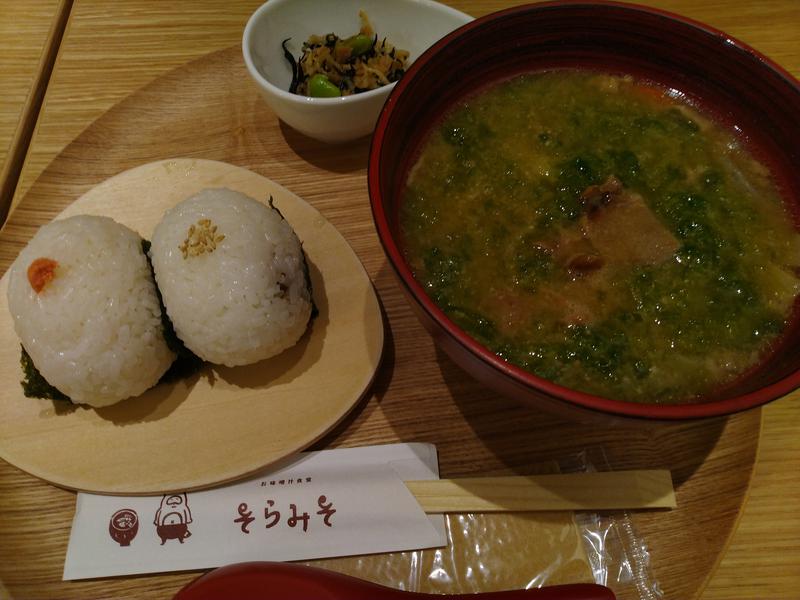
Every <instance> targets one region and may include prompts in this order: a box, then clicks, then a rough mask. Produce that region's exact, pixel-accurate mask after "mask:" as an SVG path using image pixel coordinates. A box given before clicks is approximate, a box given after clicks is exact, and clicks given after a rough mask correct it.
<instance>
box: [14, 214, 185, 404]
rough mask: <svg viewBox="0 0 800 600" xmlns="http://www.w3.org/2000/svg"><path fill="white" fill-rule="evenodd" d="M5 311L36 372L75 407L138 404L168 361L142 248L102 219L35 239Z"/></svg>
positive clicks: (73, 222) (20, 261)
mask: <svg viewBox="0 0 800 600" xmlns="http://www.w3.org/2000/svg"><path fill="white" fill-rule="evenodd" d="M8 306H9V309H10V311H11V315H12V318H13V321H14V329H15V331H16V332H17V335H18V336H19V338H20V340H21V341H22V345H23V347H24V348H25V350H26V351H27V352H28V354H29V355H30V357H31V359H32V361H33V364H34V365H35V366H36V368H37V369H38V370H39V372H40V373H41V374H42V376H43V377H44V378H45V379H46V380H47V381H48V383H50V385H52V386H54V387H56V388H57V389H58V390H59V391H60V392H62V393H63V394H66V395H67V396H68V397H69V398H70V399H71V400H72V401H73V402H76V403H85V404H90V405H92V406H96V407H100V406H107V405H110V404H114V403H115V402H118V401H120V400H123V399H125V398H129V397H131V396H138V395H139V394H141V393H142V392H144V391H145V390H147V389H148V388H150V387H152V386H153V385H155V384H156V383H157V382H158V380H159V379H160V378H161V376H162V375H163V374H164V373H165V372H166V370H167V369H168V368H169V366H170V365H171V364H172V362H173V360H174V359H175V354H174V353H173V352H172V351H171V350H170V349H169V348H168V347H167V344H166V342H165V340H164V335H163V324H162V320H161V306H160V304H159V301H158V295H157V292H156V286H155V282H154V281H153V276H152V272H151V269H150V265H149V264H148V262H147V257H146V256H145V254H144V251H143V250H142V239H141V238H140V237H139V235H138V234H137V233H136V232H134V231H132V230H130V229H128V228H127V227H125V226H124V225H121V224H119V223H117V222H115V221H114V220H113V219H109V218H107V217H94V216H77V217H71V218H68V219H63V220H58V221H53V222H52V223H49V224H48V225H45V226H44V227H42V228H41V229H39V231H38V232H37V233H36V235H35V236H34V237H33V239H31V241H30V242H29V243H28V245H27V246H26V247H25V248H24V249H23V250H22V252H21V253H20V254H19V256H18V257H17V259H16V260H15V261H14V263H13V264H12V265H11V268H10V270H9V280H8Z"/></svg>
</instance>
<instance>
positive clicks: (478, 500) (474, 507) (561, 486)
mask: <svg viewBox="0 0 800 600" xmlns="http://www.w3.org/2000/svg"><path fill="white" fill-rule="evenodd" d="M405 483H406V487H407V488H408V489H409V491H410V492H411V493H412V494H414V497H415V498H416V499H417V501H418V502H419V503H420V506H422V508H423V510H424V511H425V512H426V513H473V512H479V513H490V512H513V511H523V512H524V511H548V510H587V511H592V510H613V509H627V508H675V507H676V506H677V504H676V501H675V492H674V490H673V489H672V478H671V476H670V473H669V471H655V470H652V469H651V470H638V471H636V470H632V471H607V472H603V471H598V472H595V473H591V472H590V473H566V474H551V475H529V476H527V477H520V476H513V475H512V476H507V477H462V478H460V479H434V480H430V481H406V482H405Z"/></svg>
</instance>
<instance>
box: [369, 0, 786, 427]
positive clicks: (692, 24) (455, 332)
mask: <svg viewBox="0 0 800 600" xmlns="http://www.w3.org/2000/svg"><path fill="white" fill-rule="evenodd" d="M580 6H584V7H592V6H603V7H608V8H612V9H619V10H625V11H631V12H638V13H644V14H648V15H651V16H652V15H654V16H657V17H661V18H663V19H665V20H669V21H672V22H677V23H678V24H679V25H682V26H686V27H689V28H692V29H695V30H696V31H697V33H698V34H699V35H702V36H712V37H714V38H717V39H718V40H719V41H721V42H723V43H724V44H725V46H723V47H730V48H731V49H733V50H738V51H744V52H745V53H746V54H749V55H750V56H751V58H752V59H753V60H755V61H757V62H759V63H760V64H761V65H762V66H763V67H764V68H767V69H770V70H772V71H774V72H776V73H778V74H779V75H780V76H781V77H782V79H784V80H786V82H787V83H788V84H789V85H790V86H792V87H794V89H795V91H796V92H797V95H798V98H800V82H798V81H797V79H795V78H794V77H793V76H792V75H791V74H790V73H789V72H788V71H787V70H786V69H784V68H783V67H781V66H780V65H778V64H777V63H775V62H774V61H772V60H771V59H769V58H768V57H766V56H765V55H764V54H762V53H761V52H759V51H757V50H755V49H754V48H752V47H751V46H749V45H748V44H746V43H744V42H742V41H740V40H738V39H737V38H734V37H732V36H730V35H728V34H727V33H725V32H723V31H722V30H720V29H717V28H714V27H712V26H709V25H707V24H705V23H702V22H700V21H697V20H694V19H692V18H689V17H685V16H683V15H679V14H677V13H673V12H670V11H666V10H663V9H659V8H652V7H648V6H643V5H640V4H635V3H629V2H620V1H618V0H550V1H547V2H541V3H537V4H527V5H522V6H516V7H511V8H508V9H504V10H501V11H498V12H494V13H490V14H488V15H485V16H483V17H480V18H478V19H475V20H474V21H471V22H469V23H466V24H464V25H462V26H461V27H459V28H458V29H456V30H454V31H452V32H451V33H449V34H448V35H446V36H444V37H443V38H442V39H440V40H439V41H438V42H437V43H436V44H434V45H432V46H431V47H430V48H428V50H427V51H425V52H424V53H423V54H422V55H421V56H419V57H418V58H417V60H415V61H414V63H413V64H412V65H411V67H410V68H409V69H408V71H407V72H406V74H405V75H404V77H403V78H402V79H401V80H400V81H399V82H397V86H396V87H395V88H394V89H393V90H392V93H391V94H390V96H389V98H388V99H387V101H386V103H385V104H384V107H383V110H382V111H381V114H380V116H379V118H378V122H377V124H376V126H375V132H374V134H373V137H372V141H371V144H370V153H369V164H368V171H367V176H368V191H369V196H370V205H371V208H372V213H373V220H374V223H375V228H376V230H377V232H378V237H379V239H380V242H381V245H382V246H383V249H384V252H385V253H386V255H387V258H388V259H389V263H390V264H391V266H392V268H393V269H394V271H395V274H396V275H397V276H398V279H399V280H400V282H401V284H402V285H403V287H404V288H405V290H406V292H407V293H408V295H409V296H410V298H412V299H413V300H414V301H415V302H417V303H418V304H419V305H420V306H421V307H422V308H423V309H424V310H425V312H426V313H427V314H428V315H429V316H430V317H431V318H432V319H433V320H434V321H435V322H436V324H437V325H438V326H439V327H440V328H441V329H442V330H443V331H445V332H447V334H448V335H449V336H450V337H451V339H452V340H454V341H455V342H456V343H457V344H459V345H460V346H461V347H462V348H463V349H465V350H466V351H467V352H468V353H469V354H471V355H472V356H473V357H474V358H476V359H478V360H479V361H480V362H482V363H484V364H486V365H488V366H489V367H490V368H492V369H493V370H495V371H498V372H500V373H501V374H503V375H504V376H505V377H507V378H509V379H510V380H511V381H513V382H514V383H515V384H517V385H521V386H522V387H524V388H526V389H533V390H536V391H537V392H539V393H543V394H544V395H546V396H548V397H551V398H555V399H558V400H561V401H564V402H568V403H570V404H573V405H576V406H578V407H581V408H584V409H589V410H590V411H592V412H595V413H596V412H600V413H607V414H613V415H618V416H623V417H633V418H638V419H643V420H654V419H655V420H661V419H664V420H686V419H696V418H706V417H718V416H724V415H729V414H733V413H736V412H740V411H743V410H747V409H751V408H755V407H758V406H761V405H763V404H766V403H767V402H770V401H772V400H775V399H778V398H780V397H781V396H784V395H785V394H787V393H789V392H791V391H793V390H794V389H796V388H798V387H800V369H798V370H795V371H794V372H792V373H790V374H788V375H786V376H785V377H783V378H781V379H780V380H778V381H776V382H774V383H772V384H770V385H767V386H764V387H762V388H759V389H758V390H755V391H753V392H749V393H746V394H741V395H738V396H733V397H731V398H725V399H721V400H713V401H709V402H698V403H680V404H655V403H637V402H630V401H624V400H614V399H611V398H606V397H602V396H597V395H594V394H589V393H586V392H580V391H577V390H574V389H571V388H568V387H565V386H562V385H559V384H556V383H554V382H552V381H549V380H547V379H544V378H542V377H539V376H537V375H535V374H533V373H531V372H529V371H526V370H524V369H522V368H520V367H517V366H515V365H513V364H511V363H509V362H507V361H505V360H504V359H502V358H501V357H499V356H498V355H497V354H495V353H494V352H492V351H491V350H490V349H488V348H486V347H484V346H483V345H482V344H479V343H478V342H477V341H475V340H474V339H473V338H472V337H471V336H470V335H468V334H467V333H466V332H464V330H462V329H461V328H460V327H459V326H458V325H456V324H455V323H454V322H453V321H452V320H451V319H450V318H449V317H448V316H447V315H446V314H445V313H444V311H442V309H440V308H439V307H438V306H437V305H436V304H435V303H434V302H433V300H431V298H430V297H429V296H428V295H427V294H426V293H425V291H424V289H423V287H422V286H421V285H420V284H419V282H418V281H417V280H416V279H415V278H414V276H413V273H412V272H411V269H410V267H409V266H408V264H407V263H406V261H405V258H404V257H403V254H402V252H401V250H400V248H399V246H398V243H397V241H396V240H395V239H394V237H393V236H392V234H391V231H390V228H389V221H388V219H387V215H386V211H385V207H384V205H383V202H382V196H381V192H380V185H379V181H380V154H381V147H382V145H383V142H384V138H385V135H386V128H387V125H388V122H389V120H390V118H391V116H392V113H393V112H394V109H395V107H396V104H397V99H398V98H399V97H400V95H401V94H402V93H403V91H404V90H405V89H406V88H407V87H408V86H409V85H410V83H411V81H412V80H413V79H415V76H416V74H417V72H418V71H420V70H421V69H423V68H424V67H425V65H427V64H428V63H429V62H430V61H431V60H432V59H433V57H434V56H436V55H437V54H438V52H439V51H440V50H441V49H442V48H443V47H444V46H446V45H447V44H449V43H450V42H451V41H452V40H453V39H455V38H457V37H460V36H463V35H465V34H467V33H469V32H471V31H472V30H473V29H476V28H479V27H482V26H483V25H484V24H486V23H491V22H493V21H495V20H497V19H502V18H507V17H509V16H513V15H515V14H520V13H530V12H542V11H549V10H553V9H558V8H570V7H573V8H574V7H580Z"/></svg>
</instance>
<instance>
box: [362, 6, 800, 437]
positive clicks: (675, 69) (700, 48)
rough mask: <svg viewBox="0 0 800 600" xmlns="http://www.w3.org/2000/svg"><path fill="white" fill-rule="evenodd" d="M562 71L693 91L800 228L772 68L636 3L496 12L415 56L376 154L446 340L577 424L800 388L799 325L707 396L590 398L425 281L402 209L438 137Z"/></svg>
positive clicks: (761, 398)
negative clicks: (479, 326) (479, 337)
mask: <svg viewBox="0 0 800 600" xmlns="http://www.w3.org/2000/svg"><path fill="white" fill-rule="evenodd" d="M559 68H572V69H574V68H579V69H589V70H597V71H605V72H611V73H627V74H630V75H633V76H634V77H639V78H644V79H647V80H649V81H653V82H656V83H658V84H661V85H664V86H667V87H669V88H671V89H674V90H678V91H680V92H681V93H683V94H685V95H686V96H687V97H689V98H691V99H693V101H694V102H695V103H696V104H698V105H700V106H701V108H703V109H706V111H707V112H710V113H712V114H713V115H714V116H715V118H716V119H717V120H719V121H720V122H722V123H723V124H725V125H726V126H728V127H733V126H735V127H738V128H739V129H740V130H741V132H742V133H741V138H742V139H743V140H744V142H745V144H746V145H747V146H748V147H749V149H750V150H751V151H752V152H753V153H754V154H755V155H756V156H757V157H758V158H759V159H760V160H761V162H763V163H764V164H766V165H768V167H769V169H770V170H771V171H772V175H773V177H774V179H775V180H776V182H777V184H778V187H779V188H780V191H781V193H782V195H783V197H784V199H785V202H786V204H787V207H788V209H789V213H791V214H792V215H793V218H794V219H795V221H796V222H797V216H798V212H799V211H798V206H800V168H798V167H799V166H800V85H798V82H797V81H796V80H795V79H793V78H792V77H791V76H790V75H789V74H788V73H786V72H785V71H784V70H783V69H781V68H780V67H779V66H777V65H776V64H774V63H773V62H771V61H770V60H769V59H767V58H766V57H764V56H763V55H761V54H759V53H758V52H756V51H755V50H753V49H752V48H750V47H748V46H747V45H745V44H743V43H741V42H739V41H737V40H735V39H733V38H731V37H730V36H728V35H726V34H725V33H723V32H720V31H717V30H715V29H713V28H711V27H708V26H705V25H703V24H700V23H697V22H694V21H692V20H689V19H686V18H683V17H680V16H677V15H673V14H669V13H665V12H662V11H659V10H654V9H650V8H645V7H641V6H636V5H630V4H622V3H615V2H614V3H612V2H600V3H598V2H549V3H542V4H535V5H528V6H522V7H517V8H512V9H509V10H505V11H501V12H498V13H494V14H491V15H488V16H486V17H483V18H480V19H477V20H475V21H473V22H471V23H469V24H467V25H464V26H462V27H461V28H460V29H458V30H456V31H454V32H453V33H451V34H449V35H448V36H446V37H445V38H443V39H442V40H440V41H439V42H438V43H437V44H435V45H434V46H433V47H432V48H430V49H429V50H428V51H427V52H426V53H425V54H423V55H422V56H421V57H420V58H418V59H417V60H416V61H415V63H414V64H413V66H412V67H411V68H410V69H409V71H408V73H407V74H406V75H405V76H404V77H403V79H402V80H401V81H400V82H399V83H398V84H397V86H396V88H395V90H394V91H393V92H392V94H391V96H390V97H389V99H388V100H387V102H386V105H385V106H384V109H383V112H382V113H381V116H380V119H379V121H378V124H377V128H376V131H375V134H374V137H373V140H372V148H371V151H370V160H369V194H370V201H371V204H372V211H373V216H374V220H375V225H376V228H377V231H378V235H379V237H380V240H381V243H382V244H383V247H384V250H385V252H386V255H387V257H388V259H389V262H390V263H391V265H392V267H393V269H394V271H395V273H396V275H397V277H398V278H399V281H400V283H401V285H402V288H403V290H404V292H405V294H406V296H407V297H408V299H409V301H410V303H411V305H412V307H413V309H414V310H415V312H416V313H417V315H418V317H419V318H420V320H421V322H422V323H423V325H424V326H425V328H426V329H427V330H428V331H429V332H430V333H431V335H432V336H433V338H434V339H435V341H436V342H437V344H438V345H439V346H440V347H441V348H442V349H443V350H444V351H445V352H446V353H447V354H448V355H449V356H450V357H451V358H452V359H453V360H454V361H455V362H456V363H457V364H459V365H460V366H461V367H462V368H464V369H465V370H466V371H467V372H468V373H470V374H471V375H473V376H474V377H475V378H476V379H478V380H479V381H481V382H483V383H484V384H486V385H487V386H489V387H491V388H493V389H495V390H496V391H498V392H500V393H501V394H503V395H506V396H509V397H512V398H515V399H517V400H519V401H522V402H525V403H528V404H530V405H532V406H534V407H538V408H542V409H546V410H550V411H555V412H557V413H562V414H564V413H565V414H567V415H571V416H579V415H580V414H584V415H587V414H594V415H601V416H603V415H604V416H614V417H616V418H617V419H620V420H622V421H625V420H627V418H632V419H658V420H662V419H663V420H675V419H692V418H700V417H712V416H719V415H726V414H730V413H734V412H737V411H741V410H745V409H748V408H752V407H755V406H759V405H761V404H764V403H766V402H769V401H770V400H774V399H776V398H779V397H781V396H783V395H785V394H786V393H788V392H790V391H791V390H793V389H795V388H796V387H798V386H800V371H798V368H799V367H800V327H798V324H797V319H796V318H793V319H792V321H791V324H790V326H789V329H788V331H787V333H786V334H785V335H784V336H783V338H782V340H781V341H780V343H779V344H777V346H776V348H775V349H774V351H773V352H772V353H771V354H770V356H769V358H768V359H766V360H764V361H762V363H761V364H759V365H758V366H757V367H756V368H754V369H752V370H751V371H749V372H748V373H746V374H745V375H744V376H742V377H740V378H739V379H738V380H736V381H735V382H734V383H733V384H727V385H726V386H725V387H724V388H719V389H717V390H716V391H714V392H713V393H710V394H706V395H705V396H704V397H703V398H702V399H701V401H698V402H692V403H683V404H645V403H635V402H626V401H621V400H616V399H613V398H603V397H599V396H594V395H591V394H586V393H582V392H580V391H576V390H573V389H569V388H566V387H563V386H560V385H557V384H555V383H553V382H551V381H548V380H546V379H543V378H541V377H537V376H536V375H533V374H531V373H529V372H527V371H525V370H523V369H520V368H517V367H515V366H514V365H512V364H510V363H508V362H506V361H505V360H503V359H502V358H500V357H498V356H497V355H496V354H495V353H494V352H492V351H491V350H489V349H487V348H486V347H484V346H482V345H481V344H479V343H478V342H476V341H475V340H474V339H473V338H472V337H471V336H470V335H468V334H467V333H465V332H464V331H463V330H462V329H460V328H459V327H458V326H457V325H456V324H455V323H453V321H451V320H450V319H449V318H448V317H447V316H446V315H445V314H444V312H442V310H441V309H440V308H439V307H437V306H436V304H435V303H434V302H433V301H432V300H431V298H430V297H429V296H428V295H427V294H426V292H425V290H424V289H423V287H422V286H421V285H420V283H419V282H418V281H417V280H415V278H414V275H413V273H412V270H411V268H410V267H409V264H408V262H407V261H406V259H405V257H404V254H403V248H402V241H401V240H402V236H401V232H400V229H399V223H398V220H399V219H398V217H399V214H398V211H399V206H400V203H401V202H402V198H403V194H404V190H405V182H406V178H407V176H408V173H409V170H410V168H411V166H412V165H413V164H414V162H415V160H416V158H417V157H418V153H419V151H420V147H421V145H422V143H423V142H424V141H425V139H426V137H427V135H428V133H429V132H430V131H431V130H432V128H433V127H435V125H436V124H437V123H439V122H440V121H441V119H442V117H443V115H444V114H446V112H447V111H448V109H449V108H451V107H452V106H453V105H454V104H455V103H456V102H458V101H459V100H462V99H463V98H465V97H467V96H469V95H472V94H473V93H474V92H475V90H477V89H480V88H483V87H486V86H488V85H491V84H492V83H493V82H497V81H500V80H503V79H507V78H509V77H511V76H513V75H516V74H520V73H525V72H537V71H546V70H553V69H559ZM795 225H796V223H795ZM795 307H797V302H795ZM797 312H798V311H797V310H795V314H797Z"/></svg>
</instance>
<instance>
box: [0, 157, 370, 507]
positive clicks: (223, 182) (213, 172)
mask: <svg viewBox="0 0 800 600" xmlns="http://www.w3.org/2000/svg"><path fill="white" fill-rule="evenodd" d="M209 187H227V188H230V189H234V190H237V191H240V192H242V193H244V194H246V195H248V196H250V197H251V198H258V199H261V200H263V201H266V199H267V198H269V197H272V198H273V200H274V205H275V207H276V208H277V209H278V210H280V211H281V214H283V215H284V217H285V218H286V219H287V220H288V221H289V223H291V225H292V227H293V228H294V229H295V231H296V232H297V234H298V236H299V237H300V240H301V241H302V242H303V249H304V251H305V254H306V257H307V259H308V264H309V272H310V275H311V284H312V288H313V290H314V300H315V303H316V305H317V308H318V310H319V315H318V316H317V318H316V319H314V321H313V323H312V325H311V327H310V329H309V331H308V332H307V333H306V335H305V336H303V338H301V340H300V341H299V342H298V344H297V345H295V346H294V347H293V348H291V349H289V350H287V351H285V352H282V353H281V354H280V355H278V356H276V357H274V358H271V359H269V360H264V361H260V362H258V363H255V364H253V365H247V366H243V367H237V368H235V369H232V368H226V367H222V366H211V365H208V366H207V367H206V368H205V369H204V371H202V372H201V374H200V375H199V376H198V377H191V378H189V379H187V380H184V381H179V382H175V383H170V384H161V385H157V386H155V387H154V388H152V389H150V390H148V391H147V392H145V393H144V394H142V395H141V396H139V397H137V398H131V399H129V400H125V401H123V402H119V403H117V404H114V405H113V406H109V407H104V408H101V409H91V408H88V407H85V406H78V407H76V406H72V405H69V404H66V405H65V404H64V403H63V402H53V401H49V400H38V399H28V398H25V396H24V395H23V393H22V387H21V386H20V385H14V382H15V381H18V380H19V379H20V377H21V370H20V366H19V352H20V351H19V339H18V338H17V336H16V334H15V333H14V329H13V322H12V319H11V315H10V314H9V311H8V305H7V299H6V288H7V287H8V278H7V277H6V276H5V275H4V276H3V279H2V280H1V281H0V381H3V382H4V383H5V385H3V386H2V388H0V457H2V458H3V459H4V460H6V461H8V462H10V463H11V464H13V465H15V466H17V467H19V468H20V469H22V470H24V471H27V472H28V473H31V474H32V475H35V476H37V477H41V478H42V479H45V480H47V481H49V482H51V483H54V484H56V485H60V486H63V487H67V488H71V489H77V490H82V491H89V492H97V493H111V494H154V493H155V494H158V493H163V492H167V491H176V490H177V491H180V490H184V489H187V490H189V489H196V488H201V487H208V486H211V485H215V484H219V483H223V482H226V481H230V480H232V479H236V478H238V477H242V476H244V475H247V474H250V473H252V472H254V471H256V470H258V469H261V468H263V467H264V466H266V465H268V464H270V463H273V462H275V461H277V460H279V459H281V458H284V457H286V456H288V455H290V454H292V453H295V452H297V451H299V450H302V449H303V448H305V447H306V446H308V445H309V444H311V443H312V442H314V441H316V440H317V439H319V438H320V437H322V435H324V434H325V433H327V432H328V431H329V430H330V429H331V428H332V427H333V426H334V425H336V423H338V422H339V421H340V420H341V418H342V417H343V416H344V415H346V414H347V413H348V412H349V411H350V410H351V409H352V408H353V406H354V405H355V404H356V403H357V402H358V400H359V398H361V396H362V394H364V392H365V390H366V389H367V387H369V384H370V383H371V381H372V377H373V375H374V374H375V370H376V369H377V367H378V363H379V361H380V356H381V351H382V349H383V324H382V321H381V314H380V307H379V306H378V301H377V298H376V297H375V292H374V290H373V288H372V285H371V283H370V280H369V278H368V277H367V274H366V273H365V272H364V268H363V267H362V266H361V263H360V262H359V261H358V258H357V257H356V256H355V254H354V253H353V251H352V250H351V249H350V247H349V246H348V245H347V242H346V241H345V239H344V238H343V237H342V236H341V235H340V234H339V232H337V231H336V229H334V227H333V226H332V225H331V224H330V223H328V222H327V221H326V220H325V218H324V217H323V216H322V215H320V214H319V212H317V211H316V210H315V209H314V208H313V207H312V206H310V205H309V204H307V203H306V202H304V201H303V200H302V199H300V198H298V197H297V196H295V195H294V194H292V193H291V192H289V191H288V190H286V189H285V188H283V187H281V186H279V185H277V184H275V183H273V182H272V181H270V180H269V179H267V178H266V177H263V176H261V175H257V174H256V173H253V172H252V171H248V170H247V169H243V168H241V167H236V166H233V165H229V164H227V163H223V162H217V161H210V160H203V159H170V160H164V161H159V162H154V163H149V164H146V165H143V166H140V167H136V168H134V169H131V170H128V171H125V172H124V173H121V174H119V175H116V176H115V177H112V178H110V179H108V180H106V181H104V182H102V183H101V184H99V185H97V186H96V187H94V188H92V189H91V190H89V191H88V192H86V193H85V194H83V195H82V196H81V197H80V198H78V200H76V201H75V202H74V203H72V204H70V206H69V207H68V208H67V209H66V210H64V211H63V212H62V213H61V214H60V215H59V218H65V217H70V216H74V215H81V214H89V215H101V216H107V217H111V218H113V219H115V220H117V221H118V222H120V223H122V224H124V225H127V226H128V227H130V228H131V229H133V230H134V231H137V232H138V233H139V234H140V235H141V236H142V237H144V238H146V239H149V237H150V235H151V234H152V232H153V230H154V229H155V226H156V224H157V223H158V222H159V221H160V220H161V217H162V216H163V214H164V211H166V210H167V209H168V208H171V207H172V206H174V205H175V204H177V203H178V202H180V201H181V200H183V199H185V198H187V197H189V196H191V195H192V194H195V193H197V192H199V191H200V190H202V189H205V188H209Z"/></svg>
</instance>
